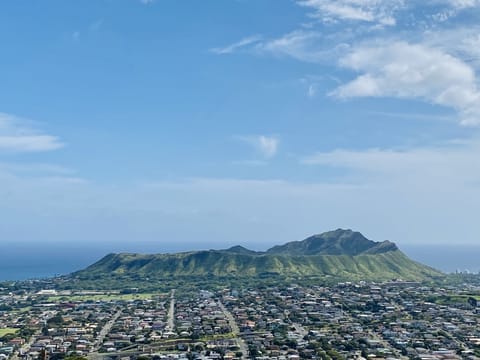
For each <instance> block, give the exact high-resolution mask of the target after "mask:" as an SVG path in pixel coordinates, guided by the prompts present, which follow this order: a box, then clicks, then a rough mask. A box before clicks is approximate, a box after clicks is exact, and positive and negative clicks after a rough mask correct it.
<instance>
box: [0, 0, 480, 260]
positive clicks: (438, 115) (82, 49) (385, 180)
mask: <svg viewBox="0 0 480 360" xmlns="http://www.w3.org/2000/svg"><path fill="white" fill-rule="evenodd" d="M0 9H1V11H0V41H1V44H2V56H0V79H1V86H0V113H1V114H0V219H1V220H0V241H2V242H4V243H13V242H15V243H30V242H37V243H46V242H47V243H60V242H61V243H63V244H64V245H65V244H67V245H68V244H72V246H73V245H74V244H75V245H76V246H78V244H93V245H94V244H100V243H102V246H105V247H107V248H108V247H112V249H117V248H118V249H120V248H122V247H123V248H128V249H132V250H135V249H136V248H138V249H144V248H145V246H147V247H148V249H153V250H155V251H170V250H178V249H190V248H205V247H218V246H228V245H232V244H237V243H240V244H243V245H246V246H250V247H255V248H258V249H261V248H266V247H268V246H269V245H271V244H276V243H281V242H286V241H290V240H299V239H302V238H304V237H306V236H308V235H310V234H313V233H319V232H323V231H327V230H331V229H335V228H339V227H341V228H352V229H355V230H359V231H361V232H363V233H364V234H365V235H367V236H368V237H370V238H372V239H374V240H384V239H390V240H393V241H395V242H397V243H399V244H400V245H401V244H402V243H403V244H425V243H426V244H428V243H446V244H452V243H462V244H463V243H465V244H476V243H478V241H479V239H478V235H477V234H478V233H477V224H478V215H477V214H478V212H479V210H480V206H479V203H480V158H479V154H480V137H479V131H478V127H479V125H480V89H479V80H478V72H479V69H480V36H479V35H478V34H480V31H479V30H480V26H479V25H478V23H480V22H479V20H480V1H478V0H427V1H422V2H419V1H407V0H335V1H334V0H298V1H295V0H205V1H193V0H192V1H178V0H150V1H148V0H143V1H141V0H115V1H114V0H96V1H93V0H91V1H82V2H76V1H63V0H58V1H50V0H49V1H42V2H38V1H22V2H19V1H3V2H2V3H1V5H0Z"/></svg>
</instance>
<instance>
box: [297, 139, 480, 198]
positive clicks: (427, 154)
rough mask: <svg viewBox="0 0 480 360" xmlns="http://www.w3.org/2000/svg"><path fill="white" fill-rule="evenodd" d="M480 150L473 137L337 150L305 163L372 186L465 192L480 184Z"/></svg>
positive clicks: (311, 156)
mask: <svg viewBox="0 0 480 360" xmlns="http://www.w3.org/2000/svg"><path fill="white" fill-rule="evenodd" d="M479 151H480V139H478V138H472V139H470V140H462V141H453V140H451V141H447V142H443V143H439V144H436V145H431V146H423V147H410V148H404V149H394V148H390V149H389V148H386V149H381V148H371V149H366V150H349V149H337V150H333V151H328V152H318V153H315V154H313V155H310V156H307V157H305V158H303V159H301V163H302V164H304V165H316V166H328V167H333V168H343V169H347V170H349V173H347V175H346V176H347V177H349V178H350V179H352V180H353V181H360V182H362V181H363V180H365V179H367V181H368V183H370V184H371V185H372V186H373V185H374V184H376V183H382V184H390V185H392V184H412V185H418V186H432V187H434V186H436V185H440V186H442V187H444V188H448V187H449V186H450V187H451V189H452V190H453V189H455V188H457V189H459V190H460V189H462V191H464V190H465V189H466V188H471V187H475V188H478V187H479V185H480V170H479V169H480V168H479V167H478V166H477V165H478V156H477V154H478V152H479ZM454 185H456V186H454Z"/></svg>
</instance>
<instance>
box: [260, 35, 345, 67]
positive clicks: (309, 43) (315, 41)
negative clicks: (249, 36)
mask: <svg viewBox="0 0 480 360" xmlns="http://www.w3.org/2000/svg"><path fill="white" fill-rule="evenodd" d="M334 40H338V39H337V38H336V39H334ZM348 49H349V45H348V44H346V43H344V42H339V43H333V44H332V39H330V38H328V37H326V36H324V35H323V34H321V33H320V32H317V31H305V30H295V31H292V32H290V33H287V34H285V35H283V36H281V37H279V38H276V39H271V40H268V41H264V42H261V43H259V44H257V45H256V46H255V50H257V51H260V52H262V53H270V54H273V55H275V56H288V57H291V58H294V59H297V60H300V61H306V62H314V63H315V62H324V61H325V60H328V59H334V58H336V57H338V56H339V55H340V54H343V53H345V52H346V51H347V50H348Z"/></svg>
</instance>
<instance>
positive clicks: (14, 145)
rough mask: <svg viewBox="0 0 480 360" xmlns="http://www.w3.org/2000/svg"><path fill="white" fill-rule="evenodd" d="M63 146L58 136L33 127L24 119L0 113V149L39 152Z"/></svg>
mask: <svg viewBox="0 0 480 360" xmlns="http://www.w3.org/2000/svg"><path fill="white" fill-rule="evenodd" d="M63 146H64V144H63V143H62V142H61V141H60V140H59V139H58V137H56V136H52V135H48V134H43V133H41V132H40V131H38V130H35V129H33V128H32V127H30V126H28V122H27V121H26V120H23V119H19V118H17V117H15V116H12V115H8V114H2V113H0V151H11V152H41V151H51V150H56V149H59V148H62V147H63Z"/></svg>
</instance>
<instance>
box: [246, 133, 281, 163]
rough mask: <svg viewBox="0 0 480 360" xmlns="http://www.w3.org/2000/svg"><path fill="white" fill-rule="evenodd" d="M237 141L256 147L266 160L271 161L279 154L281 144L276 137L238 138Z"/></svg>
mask: <svg viewBox="0 0 480 360" xmlns="http://www.w3.org/2000/svg"><path fill="white" fill-rule="evenodd" d="M237 139H239V140H240V141H243V142H245V143H247V144H249V145H251V146H252V147H254V148H255V150H257V151H258V152H259V153H260V154H261V155H262V156H263V157H264V158H266V159H270V158H272V157H274V156H275V155H276V154H277V151H278V146H279V144H280V140H279V139H278V138H277V137H275V136H265V135H255V136H238V137H237Z"/></svg>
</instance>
